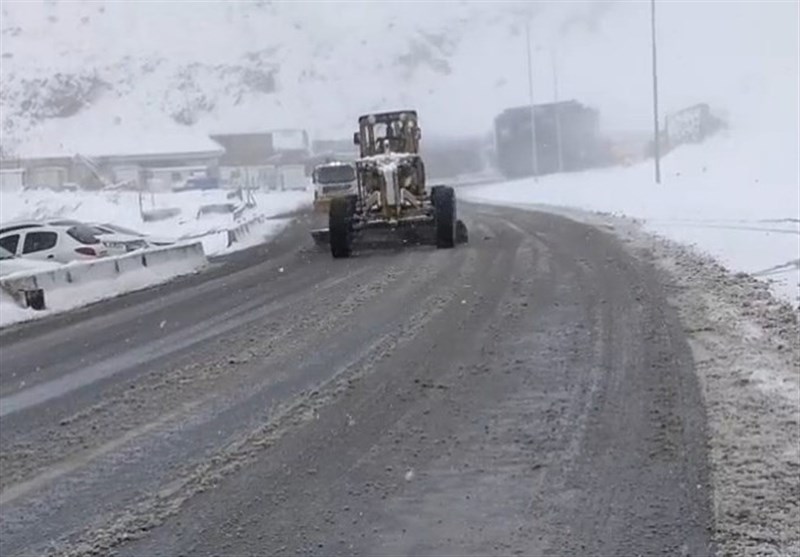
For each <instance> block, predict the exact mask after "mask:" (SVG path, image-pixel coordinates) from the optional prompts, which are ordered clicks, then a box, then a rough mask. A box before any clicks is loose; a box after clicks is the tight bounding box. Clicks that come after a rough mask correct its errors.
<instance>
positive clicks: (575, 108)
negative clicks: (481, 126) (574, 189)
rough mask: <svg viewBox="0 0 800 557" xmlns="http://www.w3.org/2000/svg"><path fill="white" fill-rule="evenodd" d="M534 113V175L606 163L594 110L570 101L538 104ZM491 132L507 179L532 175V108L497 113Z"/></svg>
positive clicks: (605, 145) (608, 157)
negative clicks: (535, 170)
mask: <svg viewBox="0 0 800 557" xmlns="http://www.w3.org/2000/svg"><path fill="white" fill-rule="evenodd" d="M534 112H535V115H536V116H535V117H536V155H537V159H538V160H537V167H538V172H537V175H542V174H552V173H555V172H570V171H575V170H584V169H586V168H592V167H596V166H602V165H604V164H607V163H608V162H609V159H610V155H609V152H608V151H609V149H608V147H607V144H606V142H605V141H604V139H603V138H602V137H601V136H600V133H599V116H598V113H597V111H596V110H595V109H593V108H589V107H586V106H584V105H582V104H580V103H578V102H577V101H574V100H571V101H562V102H555V103H546V104H537V105H535V106H534ZM494 135H495V158H496V162H495V164H496V166H497V169H498V170H499V171H500V172H501V173H502V174H503V175H504V176H506V177H507V178H520V177H523V176H531V175H533V173H534V172H533V149H532V147H531V146H532V133H531V107H530V106H518V107H514V108H507V109H506V110H504V111H503V112H502V113H500V114H499V115H497V117H496V118H495V120H494ZM559 137H560V143H561V153H560V156H559V148H558V146H559Z"/></svg>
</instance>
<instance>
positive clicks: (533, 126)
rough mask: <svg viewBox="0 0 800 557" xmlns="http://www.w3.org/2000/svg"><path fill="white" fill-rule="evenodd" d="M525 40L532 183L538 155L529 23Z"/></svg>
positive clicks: (537, 169)
mask: <svg viewBox="0 0 800 557" xmlns="http://www.w3.org/2000/svg"><path fill="white" fill-rule="evenodd" d="M525 38H526V40H527V44H528V96H529V97H530V103H531V163H532V167H533V181H534V182H536V181H538V176H539V154H538V152H537V151H538V150H537V145H536V108H535V106H534V104H533V56H532V54H531V22H530V20H528V22H527V24H526V25H525Z"/></svg>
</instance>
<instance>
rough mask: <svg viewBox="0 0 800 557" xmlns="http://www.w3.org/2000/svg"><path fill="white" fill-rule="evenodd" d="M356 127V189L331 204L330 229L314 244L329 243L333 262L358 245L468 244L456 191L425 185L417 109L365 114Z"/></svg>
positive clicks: (317, 235)
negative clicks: (382, 243)
mask: <svg viewBox="0 0 800 557" xmlns="http://www.w3.org/2000/svg"><path fill="white" fill-rule="evenodd" d="M358 128H359V129H358V131H357V132H356V133H355V134H354V136H353V141H354V143H355V144H356V145H358V146H359V147H360V157H359V158H358V159H357V160H356V161H355V168H356V179H357V191H356V193H354V194H350V195H343V196H337V197H333V198H332V199H331V200H330V206H329V212H328V228H327V229H319V230H315V231H312V236H313V237H314V239H315V241H317V243H323V242H324V241H327V242H328V243H329V244H330V250H331V255H333V257H335V258H342V257H349V256H350V255H351V254H352V252H353V246H354V244H356V243H358V242H360V241H363V242H364V243H365V244H374V243H376V242H377V243H381V241H385V240H388V241H389V242H391V243H394V242H396V241H398V240H399V241H400V242H401V243H403V244H408V243H413V244H432V245H435V246H436V247H437V248H452V247H455V246H456V244H458V243H463V242H466V241H467V240H468V238H467V228H466V225H465V224H464V223H463V221H461V220H459V219H458V218H457V213H456V197H455V191H454V190H453V188H452V187H449V186H444V185H435V186H431V187H427V186H426V183H425V165H424V163H423V161H422V157H421V156H420V154H419V142H420V137H421V131H420V128H419V124H418V121H417V113H416V111H414V110H400V111H394V112H384V113H380V114H367V115H364V116H361V117H360V118H359V119H358Z"/></svg>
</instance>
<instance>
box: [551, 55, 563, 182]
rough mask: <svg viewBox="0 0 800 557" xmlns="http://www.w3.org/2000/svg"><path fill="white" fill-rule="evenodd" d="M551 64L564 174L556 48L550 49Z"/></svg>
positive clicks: (560, 164) (557, 130)
mask: <svg viewBox="0 0 800 557" xmlns="http://www.w3.org/2000/svg"><path fill="white" fill-rule="evenodd" d="M550 62H551V64H552V66H553V102H554V103H556V106H555V109H556V110H555V112H556V149H557V151H558V171H559V172H564V151H563V150H562V148H561V108H560V107H559V106H558V104H557V103H558V66H557V64H556V50H555V47H553V48H551V49H550Z"/></svg>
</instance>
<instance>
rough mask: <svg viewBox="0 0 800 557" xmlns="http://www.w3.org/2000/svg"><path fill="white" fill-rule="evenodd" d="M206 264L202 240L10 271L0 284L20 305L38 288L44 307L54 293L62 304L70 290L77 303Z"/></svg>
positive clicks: (193, 269) (122, 291) (48, 305)
mask: <svg viewBox="0 0 800 557" xmlns="http://www.w3.org/2000/svg"><path fill="white" fill-rule="evenodd" d="M207 264H208V260H207V259H206V255H205V252H204V251H203V244H202V243H200V242H194V243H188V244H177V245H172V246H166V247H160V248H153V249H147V250H140V251H135V252H131V253H126V254H125V255H120V256H116V257H107V258H102V259H97V260H94V261H76V262H73V263H68V264H66V265H64V266H63V267H61V268H59V269H54V270H52V271H43V272H42V271H40V272H36V273H13V274H11V275H7V276H5V277H3V278H2V279H0V287H1V288H2V289H3V290H5V291H6V292H8V293H9V294H10V295H11V296H12V297H13V298H14V299H15V300H16V301H17V303H19V304H20V305H22V306H24V307H27V306H29V305H30V306H31V307H33V305H32V304H31V303H30V302H29V300H31V299H38V298H36V296H38V294H31V293H40V292H41V293H43V295H44V299H43V305H44V308H48V309H49V308H50V306H51V303H50V301H51V300H52V299H53V296H54V295H56V294H57V295H58V296H59V299H61V300H63V301H64V303H63V304H60V305H62V306H63V307H65V308H66V306H68V305H69V303H70V300H69V298H70V293H74V294H75V296H74V300H73V301H74V303H75V304H77V305H80V303H79V302H80V301H81V300H83V301H84V302H86V303H89V302H91V301H97V300H99V299H103V298H108V297H113V296H115V295H118V294H122V293H125V292H131V291H133V290H138V289H140V288H145V287H147V286H152V285H154V284H158V283H159V282H165V281H167V280H169V279H170V278H173V277H176V276H180V275H185V274H189V273H193V272H196V271H198V270H200V269H201V268H203V267H204V266H206V265H207ZM87 300H88V301H87ZM37 305H42V304H40V303H38V302H37ZM35 309H43V308H35Z"/></svg>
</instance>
